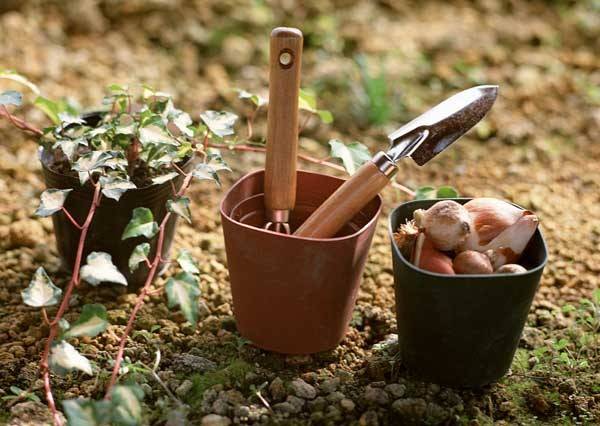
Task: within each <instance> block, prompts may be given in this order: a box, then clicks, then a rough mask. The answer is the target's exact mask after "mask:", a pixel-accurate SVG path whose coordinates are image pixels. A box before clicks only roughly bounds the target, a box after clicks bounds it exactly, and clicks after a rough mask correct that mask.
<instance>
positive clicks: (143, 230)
mask: <svg viewBox="0 0 600 426" xmlns="http://www.w3.org/2000/svg"><path fill="white" fill-rule="evenodd" d="M157 232H158V224H157V223H156V222H154V216H153V215H152V211H151V210H150V209H147V208H146V207H137V208H135V209H134V210H133V214H132V216H131V220H130V221H129V223H128V224H127V226H126V227H125V231H123V236H122V237H121V239H122V240H126V239H127V238H133V237H139V236H142V235H143V236H144V237H146V238H152V237H154V236H155V235H156V233H157Z"/></svg>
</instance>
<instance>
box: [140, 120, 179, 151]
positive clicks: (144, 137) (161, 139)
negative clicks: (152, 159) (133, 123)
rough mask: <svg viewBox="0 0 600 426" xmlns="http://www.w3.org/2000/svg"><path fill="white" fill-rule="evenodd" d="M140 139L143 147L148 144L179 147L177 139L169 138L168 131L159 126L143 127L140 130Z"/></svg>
mask: <svg viewBox="0 0 600 426" xmlns="http://www.w3.org/2000/svg"><path fill="white" fill-rule="evenodd" d="M139 139H140V142H141V144H142V145H146V144H166V145H175V146H177V145H179V142H177V139H175V138H173V137H171V136H169V134H168V133H167V131H166V130H163V129H161V128H160V127H159V126H157V125H155V124H152V125H150V126H146V127H142V128H140V129H139Z"/></svg>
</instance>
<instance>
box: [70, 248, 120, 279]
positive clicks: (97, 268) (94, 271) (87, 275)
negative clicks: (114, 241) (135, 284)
mask: <svg viewBox="0 0 600 426" xmlns="http://www.w3.org/2000/svg"><path fill="white" fill-rule="evenodd" d="M86 262H87V263H86V264H85V265H84V266H83V267H82V268H81V271H80V273H81V278H82V279H84V280H85V281H87V282H88V283H90V284H91V285H93V286H97V285H98V284H100V283H103V282H107V283H115V284H121V285H127V280H126V279H125V277H124V276H123V274H122V273H120V272H119V270H118V269H117V267H116V266H115V265H114V264H113V262H112V257H111V256H110V254H108V253H104V252H102V251H93V252H91V253H90V254H89V255H88V257H87V259H86Z"/></svg>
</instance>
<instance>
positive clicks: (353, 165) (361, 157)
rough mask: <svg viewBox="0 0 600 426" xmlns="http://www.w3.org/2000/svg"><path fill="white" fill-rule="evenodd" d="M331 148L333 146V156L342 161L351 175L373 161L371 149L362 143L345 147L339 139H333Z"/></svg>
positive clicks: (330, 142)
mask: <svg viewBox="0 0 600 426" xmlns="http://www.w3.org/2000/svg"><path fill="white" fill-rule="evenodd" d="M329 146H331V156H332V157H333V158H339V159H341V160H342V163H343V164H344V168H345V169H346V171H347V172H348V173H349V174H351V175H352V174H354V172H356V170H357V169H358V168H359V167H360V166H362V165H363V164H364V163H365V162H367V161H369V160H370V159H371V153H370V152H369V148H367V147H366V146H364V145H363V144H362V143H360V142H352V143H349V144H348V145H345V144H344V143H343V142H340V141H339V140H337V139H332V140H330V141H329Z"/></svg>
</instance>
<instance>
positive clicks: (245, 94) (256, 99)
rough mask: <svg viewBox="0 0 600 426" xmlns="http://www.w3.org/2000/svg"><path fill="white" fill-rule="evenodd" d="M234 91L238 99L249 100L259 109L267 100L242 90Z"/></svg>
mask: <svg viewBox="0 0 600 426" xmlns="http://www.w3.org/2000/svg"><path fill="white" fill-rule="evenodd" d="M236 91H237V92H238V97H239V98H240V99H249V100H250V101H251V102H252V103H253V104H254V105H256V106H257V107H261V106H263V105H266V104H267V100H266V99H265V98H263V97H262V96H260V95H256V94H254V93H250V92H247V91H246V90H243V89H236Z"/></svg>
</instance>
